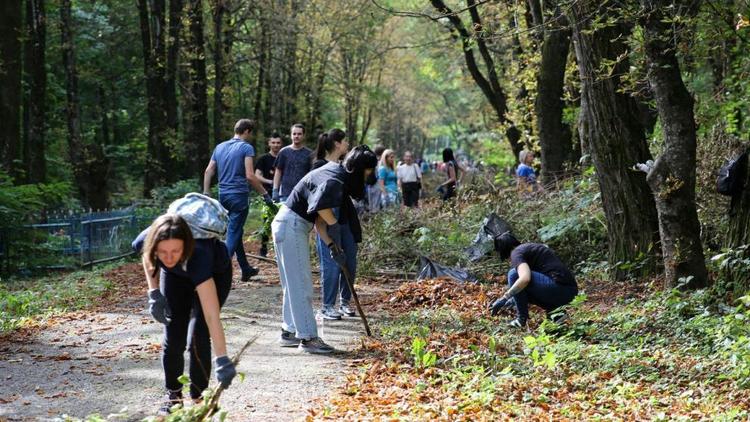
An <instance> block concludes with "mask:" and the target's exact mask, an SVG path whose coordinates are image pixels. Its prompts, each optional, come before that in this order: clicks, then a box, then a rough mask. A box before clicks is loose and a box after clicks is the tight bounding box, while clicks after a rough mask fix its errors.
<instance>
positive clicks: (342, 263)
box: [328, 243, 346, 268]
mask: <svg viewBox="0 0 750 422" xmlns="http://www.w3.org/2000/svg"><path fill="white" fill-rule="evenodd" d="M328 247H329V248H330V249H331V259H333V260H334V261H336V264H338V266H339V267H341V268H346V254H345V253H344V251H343V250H342V249H341V247H340V246H339V245H337V244H335V243H331V244H330V245H329V246H328Z"/></svg>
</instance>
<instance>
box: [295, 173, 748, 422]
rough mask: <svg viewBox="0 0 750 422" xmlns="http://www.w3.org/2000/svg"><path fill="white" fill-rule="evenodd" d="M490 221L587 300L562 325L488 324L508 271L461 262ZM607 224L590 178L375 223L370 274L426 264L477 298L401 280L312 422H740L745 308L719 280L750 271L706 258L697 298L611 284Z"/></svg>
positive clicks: (489, 262)
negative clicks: (709, 279)
mask: <svg viewBox="0 0 750 422" xmlns="http://www.w3.org/2000/svg"><path fill="white" fill-rule="evenodd" d="M490 212H496V213H497V214H498V215H499V216H501V217H502V218H504V219H506V220H507V221H508V222H509V223H510V224H511V226H512V227H513V230H514V231H515V232H516V234H517V236H518V237H519V239H521V240H522V241H536V242H543V243H547V244H548V245H550V246H551V247H552V248H553V249H555V250H556V251H557V252H558V253H559V254H560V256H561V257H562V258H563V259H564V260H565V261H566V262H567V263H568V264H569V265H570V266H571V267H573V268H574V272H575V274H576V277H577V280H578V283H579V288H580V294H579V296H578V297H577V298H576V299H575V300H574V302H573V303H572V304H571V305H569V308H570V309H568V314H569V315H570V318H569V319H568V320H567V321H566V322H565V323H563V324H560V325H556V324H553V323H551V322H549V321H544V320H543V313H542V312H541V311H540V310H539V309H533V307H532V312H531V317H532V320H531V322H530V325H529V329H528V330H519V329H515V328H510V327H508V326H507V322H508V321H509V320H511V319H512V317H513V314H512V311H510V310H508V311H504V313H503V314H501V315H499V316H497V317H493V316H491V315H490V313H489V311H488V309H487V305H488V303H490V301H491V300H492V299H493V298H495V297H498V296H499V295H500V294H501V293H502V291H503V286H504V285H505V280H506V278H505V275H504V273H505V271H507V263H504V262H501V261H500V260H499V259H498V258H497V257H496V256H491V257H487V258H486V259H484V260H482V261H480V262H478V263H469V262H468V261H467V260H466V258H465V257H464V255H463V249H464V248H465V247H466V246H468V245H469V243H470V242H471V240H472V238H473V236H474V235H475V233H476V232H477V230H478V229H479V226H480V224H481V221H482V219H483V218H484V217H485V216H486V215H487V214H488V213H490ZM602 218H603V217H602V211H601V201H600V200H599V198H598V194H597V193H596V185H595V180H594V179H593V177H592V175H591V174H588V175H583V177H580V178H578V179H577V180H569V181H567V182H566V185H565V186H562V187H561V188H560V189H558V190H556V191H554V192H551V193H547V194H544V195H541V196H539V197H537V198H531V199H525V200H523V201H521V200H519V198H518V196H517V194H516V192H515V191H514V190H512V189H509V190H505V191H502V190H501V191H499V192H498V191H496V192H490V193H481V194H480V193H477V192H475V191H472V190H469V192H465V193H464V194H463V195H462V196H461V197H459V198H458V199H457V200H456V201H453V202H451V203H447V204H442V203H437V202H428V203H427V204H425V206H423V207H422V208H421V209H419V210H415V211H414V212H398V211H393V212H384V213H380V214H377V215H375V216H374V217H373V218H372V219H371V220H370V221H368V222H367V223H366V224H367V226H366V232H367V233H368V239H367V241H366V242H365V244H364V246H363V248H362V252H361V258H360V259H361V261H362V262H363V265H362V267H363V269H364V270H365V271H371V272H373V273H376V274H377V273H378V271H381V272H382V270H388V271H386V272H389V271H393V270H395V269H397V268H402V267H406V268H409V269H410V270H411V271H416V270H418V268H417V262H418V257H419V256H420V255H425V256H428V257H430V258H432V259H434V260H435V261H437V262H440V263H443V264H446V265H456V266H461V267H464V268H467V269H469V270H470V271H472V272H474V273H475V274H476V275H477V276H478V277H479V278H480V280H482V283H480V284H470V283H468V284H467V283H459V282H456V281H454V280H450V279H447V278H445V279H442V278H440V279H432V280H424V281H413V278H410V279H409V280H407V279H403V280H401V284H400V286H399V287H398V288H397V289H396V290H394V291H392V292H390V293H386V294H384V296H383V297H381V298H380V299H379V300H375V301H374V302H373V303H377V304H378V305H376V306H377V307H378V310H377V311H374V312H376V313H377V314H379V315H380V316H381V317H383V319H384V321H381V323H380V324H378V326H377V334H376V336H375V337H374V338H373V339H368V340H367V341H366V342H365V343H363V346H362V350H361V352H362V354H363V355H364V356H366V358H365V359H364V360H363V362H362V363H361V364H360V365H359V366H358V367H357V368H356V369H355V370H353V371H352V372H351V373H350V374H349V375H348V377H347V381H346V383H345V385H344V386H342V387H341V388H340V389H339V390H338V393H337V394H336V395H334V396H333V397H332V398H329V399H327V400H326V401H321V402H320V405H319V406H318V407H316V408H314V409H311V410H310V411H309V415H308V420H360V419H374V420H385V419H387V420H433V419H437V420H567V419H579V420H580V419H587V420H588V419H593V420H601V419H603V420H611V419H615V420H642V419H649V420H696V419H711V420H738V419H747V418H749V417H750V393H749V392H748V387H750V348H749V347H748V346H750V296H737V295H735V296H732V295H728V294H727V292H726V289H725V288H723V287H722V286H723V285H724V283H722V277H723V275H724V274H725V272H726V269H727V267H729V266H732V267H733V268H734V271H737V269H738V268H740V269H742V268H744V270H743V271H744V272H745V274H747V273H748V269H750V262H748V260H747V259H744V260H742V258H741V256H743V255H742V254H741V253H739V254H738V253H737V251H728V252H725V253H722V254H718V253H716V254H714V256H713V258H712V259H711V260H710V263H709V265H710V269H711V272H712V276H713V278H714V282H715V283H714V287H712V288H711V289H706V290H699V291H695V292H682V291H680V290H677V289H674V290H672V289H667V290H665V289H664V283H663V280H662V279H660V278H659V277H649V278H644V277H640V278H639V277H633V278H632V279H631V280H629V281H626V282H611V281H607V276H606V275H607V271H608V269H609V268H608V266H607V264H606V261H605V259H606V258H605V255H604V254H605V253H606V228H605V226H604V224H603V221H602ZM714 223H715V222H714ZM708 256H711V255H708ZM641 264H642V263H640V262H627V263H618V264H617V265H621V266H627V267H628V268H632V269H634V270H637V269H638V267H639V266H640V265H641ZM634 273H637V271H635V272H634ZM379 279H381V280H382V277H380V278H374V279H373V280H379ZM390 281H393V280H392V279H391V280H390ZM374 306H375V305H374ZM371 312H373V311H371Z"/></svg>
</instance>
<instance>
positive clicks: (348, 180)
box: [271, 131, 377, 353]
mask: <svg viewBox="0 0 750 422" xmlns="http://www.w3.org/2000/svg"><path fill="white" fill-rule="evenodd" d="M331 132H333V131H331ZM331 132H329V133H328V134H327V135H326V137H329V136H330V135H331ZM334 144H335V141H334ZM339 144H341V142H339ZM376 165H377V158H376V157H375V154H374V153H373V152H372V151H370V149H369V148H368V147H367V146H365V145H360V146H358V147H356V148H354V149H353V150H352V151H351V152H349V153H348V154H347V155H346V158H345V159H344V162H343V163H341V164H339V163H338V162H333V161H331V162H329V163H327V164H325V165H323V166H322V167H320V168H317V169H315V170H313V171H311V172H310V173H308V174H307V175H305V177H303V178H302V180H300V181H299V183H297V185H296V186H295V187H294V189H293V190H292V193H291V195H290V196H289V198H288V199H287V201H286V202H285V203H284V205H282V207H281V208H280V209H279V212H278V214H276V218H274V220H273V223H272V224H271V231H272V232H273V241H274V246H275V250H276V262H277V264H278V266H279V276H280V278H281V287H282V291H283V305H282V319H283V321H282V324H281V337H280V338H279V344H280V345H281V346H282V347H299V349H300V350H301V351H303V352H307V353H331V352H333V348H332V347H331V346H329V345H327V344H326V343H325V342H323V340H322V339H321V338H320V337H318V328H317V325H316V322H315V314H314V312H313V308H312V298H313V297H312V295H313V287H312V269H311V268H310V250H309V247H308V235H309V233H310V230H312V228H313V225H314V226H315V228H316V230H317V232H318V236H319V237H320V240H321V241H322V242H323V243H324V244H325V245H326V247H327V250H328V251H330V252H328V256H330V258H331V260H332V261H333V262H335V263H336V264H337V265H339V266H347V267H348V265H350V264H349V263H348V262H349V259H350V256H349V254H346V253H345V252H344V251H343V249H342V241H341V239H342V233H343V232H344V231H345V230H343V229H342V223H344V222H346V223H347V224H348V225H349V230H351V232H352V236H353V237H355V238H356V236H357V235H358V233H357V229H358V226H357V227H354V225H353V223H354V222H353V221H352V220H347V221H344V220H345V219H347V218H349V217H350V215H349V214H347V213H345V212H344V211H345V210H346V207H345V204H346V203H347V202H348V203H351V199H349V197H353V198H356V199H361V198H363V197H364V193H365V179H366V178H367V176H368V175H369V174H370V173H372V171H373V169H374V168H375V166H376ZM336 209H339V217H337V216H336V213H335V212H334V211H335V210H336ZM354 215H355V216H356V213H354ZM360 231H361V229H360ZM359 235H360V236H361V232H360V233H359ZM324 283H325V281H324Z"/></svg>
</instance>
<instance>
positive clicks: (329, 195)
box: [285, 163, 346, 223]
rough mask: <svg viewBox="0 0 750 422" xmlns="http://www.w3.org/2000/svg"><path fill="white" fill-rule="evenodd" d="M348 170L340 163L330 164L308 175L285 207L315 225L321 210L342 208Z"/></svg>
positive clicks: (295, 187) (293, 190)
mask: <svg viewBox="0 0 750 422" xmlns="http://www.w3.org/2000/svg"><path fill="white" fill-rule="evenodd" d="M345 178H346V170H345V169H344V167H343V166H341V164H339V163H328V164H326V165H324V166H323V167H320V168H318V169H315V170H313V171H311V172H310V173H307V174H306V175H305V177H303V178H302V180H300V181H299V183H297V185H295V186H294V189H292V193H291V194H290V195H289V198H287V200H286V203H285V205H286V206H287V207H289V209H291V210H292V211H294V212H296V213H297V214H298V215H299V216H300V217H302V218H304V219H305V220H307V221H309V222H311V223H314V222H315V217H316V216H317V215H318V211H319V210H324V209H327V208H336V207H340V206H341V204H342V203H343V201H344V180H345Z"/></svg>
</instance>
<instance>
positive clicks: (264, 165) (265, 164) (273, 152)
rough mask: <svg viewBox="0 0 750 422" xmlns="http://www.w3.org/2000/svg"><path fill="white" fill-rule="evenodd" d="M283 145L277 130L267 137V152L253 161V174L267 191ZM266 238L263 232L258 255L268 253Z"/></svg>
mask: <svg viewBox="0 0 750 422" xmlns="http://www.w3.org/2000/svg"><path fill="white" fill-rule="evenodd" d="M283 145H284V142H283V141H282V140H281V136H280V135H279V134H278V133H277V132H274V133H273V134H272V135H271V137H270V138H268V153H266V154H263V155H262V156H261V157H260V158H258V160H257V161H256V162H255V176H256V177H258V180H260V182H261V183H263V187H264V188H265V189H266V191H267V192H271V191H273V175H274V173H275V169H274V167H273V165H274V163H275V162H276V157H278V155H279V151H280V150H281V147H282V146H283ZM268 240H269V239H268V235H267V234H265V232H264V233H263V234H262V235H261V237H260V250H259V251H258V255H260V256H266V255H267V254H268Z"/></svg>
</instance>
